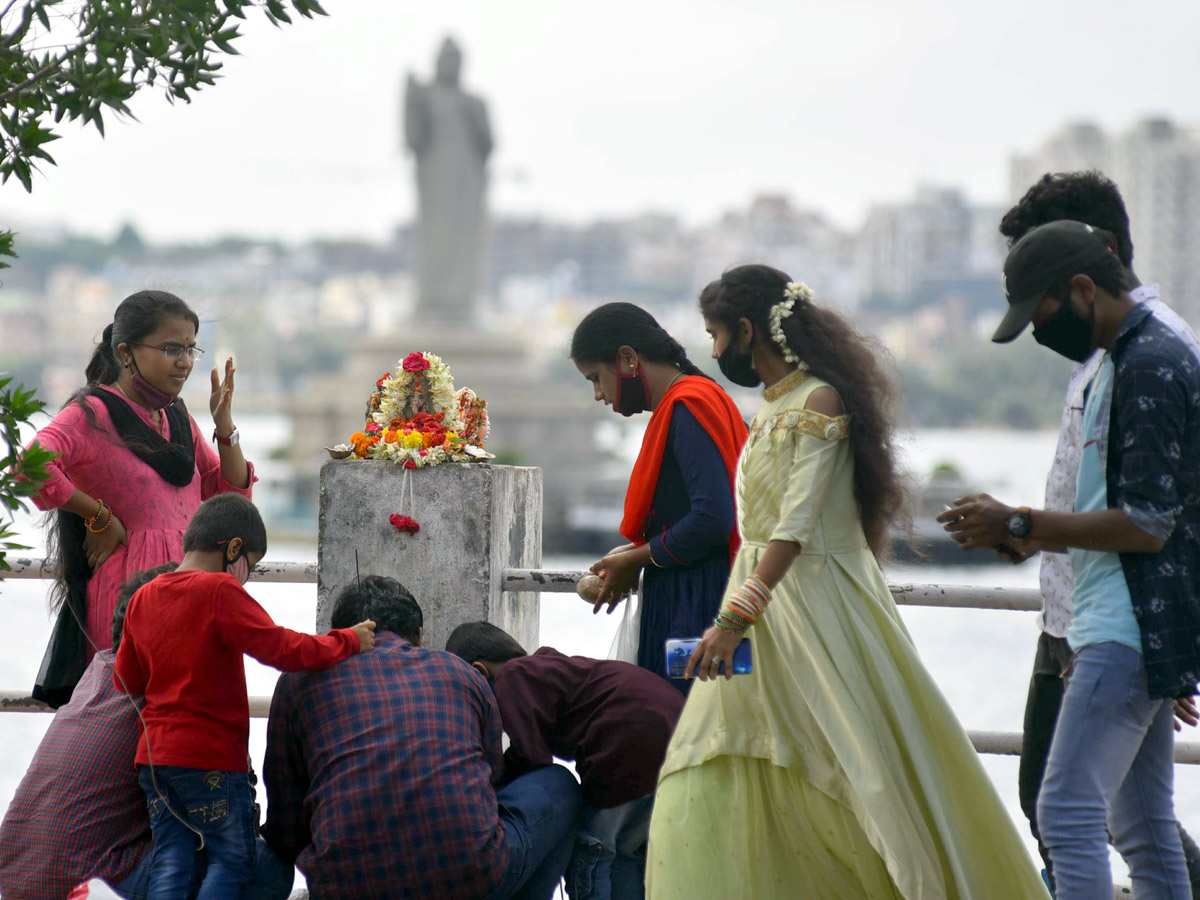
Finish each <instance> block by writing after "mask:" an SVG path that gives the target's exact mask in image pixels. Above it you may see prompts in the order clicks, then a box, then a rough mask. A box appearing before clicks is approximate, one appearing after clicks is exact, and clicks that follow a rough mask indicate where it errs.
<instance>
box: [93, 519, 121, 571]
mask: <svg viewBox="0 0 1200 900" xmlns="http://www.w3.org/2000/svg"><path fill="white" fill-rule="evenodd" d="M109 517H110V518H109V521H108V527H106V528H105V529H104V530H103V531H100V532H99V533H97V532H94V531H89V532H88V533H87V534H86V535H85V536H84V538H83V552H84V554H85V555H86V556H87V561H88V565H89V566H91V567H92V571H93V572H95V571H97V570H98V569H99V568H100V567H101V566H102V565H104V562H105V560H107V559H108V558H109V557H110V556H112V555H113V554H114V553H116V552H117V547H119V546H120V545H121V544H124V545H125V546H126V547H128V546H129V537H128V536H127V535H126V534H125V526H124V525H123V524H121V520H120V519H118V518H117V515H116V513H114V512H113V511H112V510H111V509H109Z"/></svg>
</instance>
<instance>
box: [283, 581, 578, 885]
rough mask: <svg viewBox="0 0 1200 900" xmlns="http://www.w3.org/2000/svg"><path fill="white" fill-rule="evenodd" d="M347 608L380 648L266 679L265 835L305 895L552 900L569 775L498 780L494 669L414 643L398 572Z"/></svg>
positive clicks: (573, 810)
mask: <svg viewBox="0 0 1200 900" xmlns="http://www.w3.org/2000/svg"><path fill="white" fill-rule="evenodd" d="M354 616H362V617H363V618H362V619H358V620H356V621H364V620H366V619H370V620H373V621H374V622H375V626H376V637H375V650H374V651H373V652H371V653H368V654H363V655H361V656H358V657H355V658H354V659H352V660H347V661H346V663H347V664H344V665H343V666H341V667H338V666H335V667H334V668H332V669H327V670H325V671H323V672H298V673H293V674H289V675H284V676H283V677H282V678H280V679H279V683H278V685H277V686H276V688H275V697H274V699H273V700H272V702H271V714H270V721H269V722H268V724H267V752H266V758H265V761H264V764H263V782H264V783H265V785H266V788H267V822H266V824H265V825H264V826H263V836H264V837H265V838H266V840H267V844H268V845H269V846H270V847H271V848H272V849H273V850H274V851H275V852H276V853H277V854H278V855H279V857H280V858H281V859H284V860H286V861H289V862H291V861H295V863H296V865H297V866H298V867H299V869H300V871H301V872H303V873H304V875H305V877H306V878H307V880H308V889H309V894H310V896H311V897H312V898H313V900H371V898H379V900H392V898H401V897H412V898H422V900H437V898H446V900H476V898H477V900H507V898H510V897H514V896H517V895H518V894H519V896H521V897H527V898H530V900H538V898H544V900H549V897H550V896H551V894H552V893H553V891H554V889H555V887H556V886H557V884H558V882H559V879H560V877H561V876H562V874H563V872H564V871H565V869H566V866H567V861H568V859H569V858H570V855H571V850H572V847H573V846H574V843H575V834H576V829H577V826H578V817H579V809H580V802H581V801H580V794H579V785H578V783H577V782H576V781H575V778H574V776H573V775H572V774H571V773H570V772H569V771H568V770H567V769H565V768H563V767H562V766H545V767H543V768H540V769H536V770H535V771H533V772H530V773H529V774H527V775H523V776H521V777H519V778H515V779H513V780H512V781H511V782H509V783H508V784H506V785H504V786H503V787H500V788H496V787H495V785H496V783H498V782H499V781H500V780H501V774H502V771H501V769H502V763H501V748H500V734H501V723H500V712H499V710H498V709H497V707H496V699H495V697H494V696H493V695H492V691H491V689H490V688H489V687H488V683H487V680H486V679H485V678H484V677H483V676H482V675H480V674H479V673H478V672H477V671H475V670H474V669H473V668H471V666H469V665H467V663H466V662H464V661H463V660H461V659H459V658H458V657H457V656H453V655H451V654H449V653H445V652H443V651H441V650H431V649H427V648H424V647H421V646H420V643H421V625H422V616H421V608H420V607H419V606H418V605H417V602H416V600H414V599H413V597H412V595H411V594H410V593H409V592H408V591H407V590H405V589H404V587H403V586H401V585H400V584H399V582H397V581H396V580H394V579H392V578H382V577H377V576H371V577H367V578H363V579H362V581H361V583H358V584H354V585H351V586H350V587H348V588H346V589H345V591H343V592H342V594H341V595H340V596H339V598H338V601H337V604H336V606H335V609H334V612H333V622H334V627H335V628H337V627H340V626H339V625H338V624H337V623H339V622H341V621H343V620H344V619H346V618H347V617H350V618H353V617H354ZM367 657H371V659H369V660H368V659H367ZM339 668H340V669H341V670H340V671H338V669H339Z"/></svg>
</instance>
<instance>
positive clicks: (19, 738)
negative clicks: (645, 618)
mask: <svg viewBox="0 0 1200 900" xmlns="http://www.w3.org/2000/svg"><path fill="white" fill-rule="evenodd" d="M252 424H253V423H250V422H249V421H247V422H246V423H244V424H243V425H242V428H243V430H244V433H245V435H246V437H245V439H244V440H245V441H246V444H247V455H248V456H249V457H250V458H251V459H265V457H266V450H267V449H269V448H270V447H271V446H277V445H278V443H279V441H280V439H281V438H286V434H285V433H281V432H280V431H279V428H278V424H277V422H271V421H265V422H263V423H262V424H263V426H264V427H263V428H261V429H259V428H255V427H251V426H252ZM1054 443H1055V435H1054V434H1052V433H1043V432H1011V431H986V430H969V431H922V432H920V433H918V434H916V435H912V436H910V437H909V438H908V440H907V441H906V443H905V452H906V455H907V458H908V460H909V462H910V465H911V467H912V469H913V470H914V471H915V472H917V473H927V472H928V471H929V470H930V468H931V467H932V466H933V465H935V464H937V463H941V462H951V463H953V464H955V465H956V466H957V467H958V468H959V470H960V471H961V472H962V474H963V477H964V480H965V481H966V482H967V483H968V484H969V485H971V486H973V487H978V488H979V489H982V490H986V491H988V492H990V493H992V494H994V495H996V496H997V497H999V498H1000V499H1002V500H1004V501H1006V502H1010V503H1013V504H1014V505H1016V504H1018V503H1019V504H1024V505H1031V506H1036V505H1038V504H1039V503H1040V501H1041V498H1042V493H1043V489H1042V481H1043V479H1044V477H1045V475H1044V473H1045V472H1046V470H1047V469H1048V467H1049V465H1050V462H1051V459H1052V457H1053V451H1054ZM262 500H263V501H264V503H263V505H264V506H267V505H268V504H267V503H266V502H265V501H268V500H269V498H266V497H264V498H262ZM19 525H20V527H21V529H22V531H23V533H25V534H26V535H27V537H28V538H29V540H27V541H26V543H32V544H40V534H39V533H38V532H37V531H36V530H35V528H34V523H33V522H32V521H31V520H29V519H28V518H24V519H22V520H21V522H20V523H19ZM615 537H616V536H615V535H614V540H615ZM268 556H269V557H270V558H271V559H292V560H304V561H314V560H315V559H316V546H315V543H290V544H279V543H273V544H272V546H271V549H270V552H269V553H268ZM590 562H591V560H584V559H547V560H546V562H545V565H546V566H547V567H554V568H559V567H561V568H583V567H585V566H586V565H588V564H590ZM888 576H889V580H891V581H903V582H908V581H914V582H935V583H943V584H975V585H993V586H1006V587H1030V588H1035V587H1037V568H1036V562H1035V561H1034V562H1030V563H1027V564H1025V565H1023V566H1008V565H975V566H961V567H958V566H947V567H929V566H908V567H904V568H896V569H893V570H890V571H889V572H888ZM249 587H250V592H251V593H252V594H253V595H254V596H255V598H256V599H258V600H259V601H260V602H261V603H262V604H263V606H264V607H265V608H266V609H267V610H268V612H270V614H271V615H272V616H273V617H274V618H275V621H277V622H279V623H280V624H282V625H286V626H288V627H290V628H295V629H297V630H311V629H312V626H313V616H314V611H315V607H316V587H315V586H314V585H280V584H261V583H255V582H251V584H250V586H249ZM44 597H45V584H44V583H43V582H40V581H24V580H22V581H7V582H4V583H3V584H0V602H2V603H3V606H4V609H5V611H6V613H7V615H6V616H5V620H6V621H7V622H8V626H7V627H6V629H5V631H4V633H3V634H0V688H2V689H12V690H16V689H27V688H28V687H29V686H31V685H32V683H33V679H34V677H35V675H36V672H37V667H38V664H39V663H40V661H41V656H42V649H43V648H44V646H45V644H46V640H47V638H48V636H49V631H50V621H49V619H48V617H47V614H46V611H45V601H44ZM418 599H419V598H418ZM902 611H903V616H904V619H905V622H906V623H907V625H908V627H909V629H910V631H911V633H912V635H913V639H914V641H915V642H916V644H917V647H918V649H919V651H920V653H921V656H922V659H923V660H924V662H925V665H926V666H927V667H928V668H929V670H930V672H931V673H932V675H933V677H934V678H935V680H936V681H937V683H938V684H939V685H940V686H941V688H942V690H943V692H944V693H945V694H946V697H947V698H948V700H949V702H950V704H951V705H952V706H953V708H954V710H955V711H956V713H957V714H958V716H959V718H960V720H961V721H962V724H963V725H964V727H966V728H968V729H971V730H992V731H1020V729H1021V721H1022V713H1023V710H1024V704H1025V693H1026V688H1027V685H1028V679H1029V670H1030V667H1031V664H1032V661H1033V651H1034V645H1035V642H1036V640H1037V626H1036V624H1035V619H1034V614H1032V613H1020V612H1000V611H979V610H933V609H920V608H912V607H905V608H903V609H902ZM618 620H619V616H616V615H614V616H612V617H608V616H600V617H593V616H592V615H591V611H590V608H589V607H587V606H585V605H584V604H583V603H582V602H581V601H580V600H579V599H578V598H576V597H575V595H573V594H546V595H543V600H542V611H541V641H542V643H543V644H546V645H551V646H554V647H556V648H558V649H559V650H561V651H563V652H565V653H571V654H581V655H587V656H599V657H603V656H605V655H607V652H608V649H609V645H610V644H611V641H612V637H613V634H614V632H615V629H616V626H617V622H618ZM246 674H247V682H248V685H249V689H250V693H251V694H252V695H267V694H270V693H271V691H272V689H273V685H274V683H275V680H276V678H277V673H276V672H275V671H274V670H272V669H267V668H264V667H263V666H261V665H259V664H258V663H256V662H255V661H253V660H250V659H247V661H246ZM49 721H50V717H49V716H46V715H41V714H15V713H14V714H5V715H3V716H0V733H2V735H3V738H2V739H0V809H7V806H8V803H9V801H10V799H11V797H12V793H13V791H14V790H15V788H16V785H17V783H18V782H19V781H20V778H21V776H22V774H23V773H24V771H25V767H26V765H27V764H28V762H29V759H30V757H31V756H32V754H33V752H34V750H35V749H36V747H37V743H38V741H39V740H40V738H41V735H42V733H43V732H44V731H45V728H46V726H47V724H48V723H49ZM265 724H266V723H265V720H263V719H255V720H253V721H252V723H251V753H252V754H253V758H254V759H255V760H256V761H257V762H259V763H261V760H262V754H263V750H264V745H265V730H266V729H265ZM1184 737H1185V738H1187V739H1189V740H1193V739H1195V734H1194V732H1193V733H1189V734H1187V735H1185V736H1184ZM983 762H984V766H985V767H986V769H987V771H988V773H989V775H990V776H991V778H992V780H993V782H994V783H995V785H996V788H997V790H998V791H999V792H1000V795H1001V797H1002V798H1003V799H1004V801H1005V804H1006V805H1007V807H1008V809H1009V812H1010V814H1011V815H1012V817H1013V820H1014V822H1016V823H1017V826H1018V828H1019V830H1020V832H1021V833H1022V834H1023V835H1027V833H1028V832H1027V828H1026V823H1025V819H1024V817H1023V815H1022V814H1021V811H1020V806H1019V804H1018V801H1017V760H1016V758H1015V757H996V756H984V757H983ZM1198 804H1200V769H1198V767H1194V766H1179V767H1178V768H1177V770H1176V805H1177V808H1178V810H1179V816H1180V819H1181V821H1182V822H1183V824H1184V826H1185V827H1188V826H1192V827H1194V829H1195V830H1194V831H1193V833H1194V834H1200V817H1195V816H1193V815H1192V811H1193V810H1195V809H1196V808H1197V805H1198ZM1028 843H1029V846H1030V852H1031V853H1033V854H1035V855H1036V850H1035V849H1034V845H1033V842H1032V840H1031V839H1030V840H1029V841H1028ZM1114 872H1115V873H1116V874H1117V875H1118V877H1120V878H1122V879H1124V878H1126V870H1125V867H1124V864H1123V863H1122V862H1121V861H1120V860H1119V858H1117V857H1116V856H1115V854H1114Z"/></svg>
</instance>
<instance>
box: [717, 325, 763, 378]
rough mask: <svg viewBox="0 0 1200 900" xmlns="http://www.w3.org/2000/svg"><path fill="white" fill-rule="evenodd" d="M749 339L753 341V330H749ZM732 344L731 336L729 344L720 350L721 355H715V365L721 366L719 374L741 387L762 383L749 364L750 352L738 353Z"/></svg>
mask: <svg viewBox="0 0 1200 900" xmlns="http://www.w3.org/2000/svg"><path fill="white" fill-rule="evenodd" d="M750 340H751V342H752V343H753V341H754V331H753V330H751V332H750ZM733 344H734V341H733V339H732V338H731V339H730V341H729V346H727V347H726V348H725V349H724V350H722V351H721V355H720V356H718V357H717V365H718V366H720V368H721V374H722V375H724V376H725V377H726V378H728V379H729V380H730V381H732V382H733V383H734V384H740V385H741V386H742V387H757V386H758V385H760V384H762V379H761V378H759V377H758V373H757V372H755V371H754V366H753V365H752V364H751V359H750V353H749V352H746V353H738V352H737V351H736V350H735V349H734V348H733Z"/></svg>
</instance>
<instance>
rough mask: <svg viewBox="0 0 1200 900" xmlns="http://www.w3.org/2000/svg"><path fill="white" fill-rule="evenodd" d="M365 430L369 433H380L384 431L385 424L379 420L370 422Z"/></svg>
mask: <svg viewBox="0 0 1200 900" xmlns="http://www.w3.org/2000/svg"><path fill="white" fill-rule="evenodd" d="M363 430H364V431H366V433H367V434H379V432H381V431H383V426H382V425H380V424H379V423H378V422H368V423H367V427H366V428H365V429H363Z"/></svg>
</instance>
